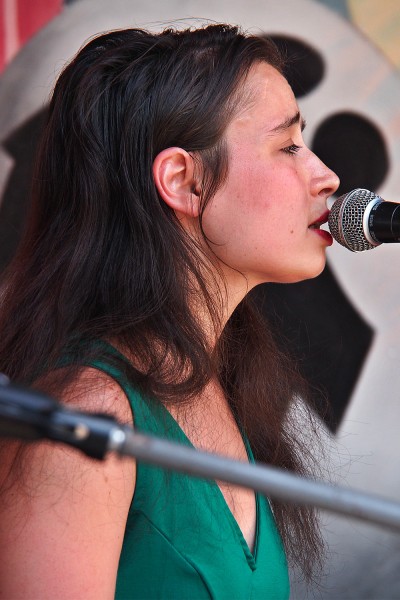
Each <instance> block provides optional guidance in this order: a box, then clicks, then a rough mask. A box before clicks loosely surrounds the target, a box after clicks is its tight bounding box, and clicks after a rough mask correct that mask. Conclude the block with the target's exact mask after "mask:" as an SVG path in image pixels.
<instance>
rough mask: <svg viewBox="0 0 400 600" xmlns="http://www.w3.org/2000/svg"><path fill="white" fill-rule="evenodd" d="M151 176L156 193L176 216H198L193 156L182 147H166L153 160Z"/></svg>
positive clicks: (198, 208)
mask: <svg viewBox="0 0 400 600" xmlns="http://www.w3.org/2000/svg"><path fill="white" fill-rule="evenodd" d="M153 177H154V182H155V184H156V187H157V190H158V193H159V194H160V196H161V198H162V199H163V200H164V202H165V203H166V204H168V206H170V207H171V208H172V209H173V210H174V211H175V212H176V213H177V216H178V217H179V216H187V217H198V216H199V212H200V206H199V204H200V202H199V192H198V191H197V190H198V188H197V185H196V181H195V174H194V160H193V157H192V156H191V155H190V154H189V153H188V152H186V150H183V149H182V148H178V147H173V148H166V149H165V150H163V151H162V152H160V154H158V155H157V156H156V158H155V159H154V162H153Z"/></svg>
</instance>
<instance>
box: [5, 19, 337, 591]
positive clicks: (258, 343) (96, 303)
mask: <svg viewBox="0 0 400 600" xmlns="http://www.w3.org/2000/svg"><path fill="white" fill-rule="evenodd" d="M281 70H282V62H281V58H280V56H279V55H278V53H277V50H276V48H275V47H274V46H273V45H272V44H271V43H270V42H269V41H267V40H266V39H262V38H259V37H252V36H245V35H243V34H242V33H241V32H240V31H238V30H237V29H236V28H233V27H229V26H227V25H213V26H209V27H206V28H203V29H199V30H193V31H189V30H186V31H181V32H176V31H172V30H167V31H164V32H163V33H161V34H158V35H156V34H152V33H148V32H145V31H141V30H125V31H117V32H111V33H107V34H105V35H102V36H99V37H97V38H95V39H93V40H92V41H90V42H89V43H88V44H87V45H86V46H85V47H84V48H83V49H82V50H81V51H80V52H79V53H78V55H77V56H76V58H75V59H74V60H73V61H72V62H71V64H70V65H68V66H67V67H66V68H65V70H64V71H63V73H62V74H61V76H60V78H59V80H58V83H57V85H56V87H55V90H54V95H53V98H52V101H51V106H50V112H49V118H48V123H47V126H46V128H45V132H44V135H43V140H42V144H41V149H40V153H39V158H38V163H37V169H36V174H35V177H34V186H33V202H32V210H31V214H30V216H29V219H28V227H27V231H26V233H25V237H24V239H23V242H22V244H21V246H20V248H19V251H18V254H17V256H16V258H15V260H14V261H13V263H12V265H11V266H10V268H9V270H8V274H7V275H6V277H5V279H4V283H3V286H4V288H3V289H4V293H3V297H2V304H1V315H0V330H1V341H0V370H1V371H3V372H5V373H6V374H7V375H8V376H9V377H10V378H11V379H12V380H14V381H19V382H22V383H24V384H29V385H34V386H35V387H37V388H39V389H42V390H45V391H46V392H47V393H50V394H53V395H54V396H55V397H57V398H59V399H61V400H62V401H64V402H66V403H69V404H70V405H73V406H74V407H77V408H80V409H82V410H85V411H100V412H104V411H106V412H109V413H110V414H112V415H114V416H115V417H116V418H118V419H119V420H120V421H122V422H125V423H129V424H132V425H133V424H134V425H135V426H136V427H137V428H138V429H141V430H143V431H145V432H147V433H153V434H156V435H160V436H163V437H167V438H169V439H172V440H174V441H179V442H181V443H183V444H186V445H193V446H195V447H196V448H198V449H201V450H207V451H211V452H216V453H219V454H222V455H225V456H228V457H231V458H234V459H239V460H250V461H252V460H253V459H256V460H261V461H265V462H268V463H270V464H273V465H276V466H278V467H281V468H284V469H291V470H293V471H295V472H298V473H305V472H306V469H305V467H304V466H303V464H302V460H301V456H300V454H301V452H303V448H302V446H301V445H300V442H299V441H298V440H297V439H296V437H295V436H294V435H293V432H294V431H295V429H296V423H294V422H293V421H291V420H290V412H289V408H290V406H291V404H292V401H293V399H294V398H295V397H296V396H297V395H298V394H300V393H302V391H303V388H302V382H301V381H300V378H299V377H298V376H297V375H296V372H295V371H294V370H293V369H292V368H291V367H290V364H289V362H288V361H287V360H286V359H285V358H284V357H282V356H281V355H280V354H279V353H278V351H277V350H276V348H275V345H274V343H273V341H272V338H271V335H270V333H269V332H268V330H267V329H266V327H265V326H264V324H263V321H262V319H261V318H260V317H259V316H258V315H257V312H256V310H255V309H254V307H252V305H251V303H250V301H249V299H248V298H247V299H246V296H247V294H248V292H249V291H250V290H251V289H252V288H254V287H255V286H257V285H258V284H261V283H264V282H271V281H274V282H288V283H289V282H295V281H299V280H302V279H306V278H309V277H315V276H316V275H318V274H319V273H320V272H321V271H322V269H323V268H324V265H325V251H326V248H327V246H329V245H330V244H331V243H332V238H331V237H330V235H329V234H328V233H327V232H324V231H322V230H321V229H320V228H319V225H320V224H321V223H323V222H325V221H326V218H327V208H326V200H327V198H328V197H329V196H330V195H331V194H333V193H334V192H335V190H336V189H337V187H338V178H337V177H336V175H335V174H334V173H333V172H332V171H330V170H329V169H328V168H327V167H326V166H325V165H323V164H322V163H321V162H320V161H319V159H318V158H317V157H316V156H315V155H314V154H313V153H312V152H311V151H310V150H309V149H308V148H307V147H306V146H305V144H304V141H303V139H302V134H301V132H302V128H303V126H304V122H303V120H302V118H301V116H300V113H299V109H298V106H297V104H296V100H295V98H294V96H293V93H292V91H291V89H290V87H289V85H288V83H287V82H286V80H285V78H284V77H283V75H282V74H281ZM1 465H2V471H3V472H2V492H3V493H2V503H1V513H0V514H1V516H0V523H1V525H0V527H1V536H0V537H1V541H0V544H1V553H2V554H1V561H0V565H1V566H0V581H1V584H0V586H1V592H2V597H4V598H13V597H15V598H18V597H32V598H39V597H40V598H47V597H49V598H50V597H51V598H57V599H60V598H96V599H99V598H111V597H113V596H114V594H116V596H117V597H121V598H203V597H204V598H209V597H216V598H225V597H226V598H232V597H237V598H244V597H254V598H260V597H266V598H267V597H268V598H285V597H287V596H288V593H289V587H288V575H287V565H286V558H285V552H284V549H285V551H286V554H287V555H288V556H289V558H290V559H292V560H293V561H294V563H298V564H300V565H301V566H302V568H303V571H304V574H305V576H306V577H310V576H311V572H312V563H313V562H314V561H315V559H318V556H319V552H320V546H319V538H318V528H317V525H316V523H315V519H314V515H313V511H312V510H310V509H305V508H299V507H291V506H288V505H284V504H282V503H279V502H275V501H274V502H271V505H270V504H269V502H267V500H266V499H265V498H262V497H259V496H258V495H255V494H254V493H253V492H252V491H251V490H244V489H240V488H238V487H235V486H229V485H226V484H224V483H221V482H218V483H217V482H203V481H199V480H194V479H191V478H189V477H184V476H181V475H178V474H174V473H169V474H166V473H164V472H163V471H162V470H161V469H157V468H152V467H147V466H145V465H142V464H137V465H135V463H134V461H132V460H128V459H126V460H117V459H116V458H114V457H110V458H109V459H108V460H106V461H104V462H103V463H97V462H95V461H92V460H90V459H88V458H86V457H84V456H82V455H81V454H79V453H78V452H76V451H74V450H73V449H69V448H65V447H60V446H57V445H53V444H50V443H41V444H37V445H35V446H29V447H27V448H21V446H20V444H19V442H17V441H16V442H15V443H13V444H7V445H6V444H5V448H4V449H3V456H2V460H1ZM271 507H272V510H271ZM283 548H284V549H283ZM0 597H1V596H0Z"/></svg>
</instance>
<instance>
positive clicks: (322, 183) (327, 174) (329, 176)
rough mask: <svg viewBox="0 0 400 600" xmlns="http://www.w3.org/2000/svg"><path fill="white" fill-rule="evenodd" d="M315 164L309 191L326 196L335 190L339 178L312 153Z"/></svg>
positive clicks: (314, 194)
mask: <svg viewBox="0 0 400 600" xmlns="http://www.w3.org/2000/svg"><path fill="white" fill-rule="evenodd" d="M314 159H315V161H316V164H315V166H314V173H313V177H312V181H311V193H312V194H313V196H320V197H323V198H328V197H329V196H332V194H334V193H335V192H336V190H337V189H338V187H339V184H340V179H339V177H338V176H337V175H336V173H335V172H334V171H332V170H331V169H329V167H327V166H326V165H325V164H324V163H323V162H322V160H320V159H319V158H318V156H316V155H315V154H314Z"/></svg>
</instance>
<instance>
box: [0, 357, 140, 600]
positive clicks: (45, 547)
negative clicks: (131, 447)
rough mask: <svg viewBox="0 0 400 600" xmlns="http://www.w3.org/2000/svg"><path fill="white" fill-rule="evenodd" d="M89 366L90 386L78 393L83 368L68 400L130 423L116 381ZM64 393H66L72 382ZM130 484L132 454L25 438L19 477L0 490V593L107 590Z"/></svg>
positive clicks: (111, 589)
mask: <svg viewBox="0 0 400 600" xmlns="http://www.w3.org/2000/svg"><path fill="white" fill-rule="evenodd" d="M95 373H96V381H97V384H96V389H95V390H93V389H92V390H91V391H89V392H88V393H87V394H85V395H83V394H82V389H84V387H85V378H88V382H89V380H91V381H92V382H93V370H92V369H86V370H85V371H84V372H83V373H82V375H81V377H80V381H79V382H78V385H79V387H80V393H79V400H78V401H76V402H73V405H74V406H75V407H77V408H79V409H82V410H88V411H90V410H93V411H102V412H103V411H104V412H108V413H110V414H112V415H113V416H115V417H116V418H117V419H119V420H120V421H123V422H127V423H132V416H131V413H130V408H129V404H128V400H127V398H126V397H125V395H124V393H123V392H122V390H121V388H120V387H119V386H118V385H117V384H116V383H114V382H113V381H112V380H111V379H109V378H108V377H107V376H105V375H102V374H101V373H99V372H97V371H96V372H95ZM66 395H67V397H68V400H70V401H71V399H72V398H73V395H74V390H67V392H66ZM62 399H63V398H61V400H62ZM71 404H72V403H71ZM9 459H10V460H11V459H12V452H10V457H9ZM6 462H7V460H4V461H3V463H2V468H3V469H5V470H6V468H7V465H6ZM134 486H135V463H134V461H133V460H131V459H119V458H117V457H109V458H107V460H105V461H95V460H92V459H90V458H87V457H86V456H84V455H83V454H82V453H80V452H79V451H76V450H74V449H72V448H68V447H66V446H62V445H56V444H52V443H47V442H43V443H40V444H35V445H33V444H32V445H31V446H29V448H28V449H27V451H26V457H25V459H24V464H23V465H22V477H21V478H20V480H19V481H17V482H15V483H14V484H13V485H12V486H11V488H10V489H6V491H5V492H4V494H3V495H2V496H0V598H1V599H2V598H4V599H7V600H13V599H17V598H21V599H22V598H24V599H26V598H40V599H41V600H45V599H47V598H49V599H50V598H51V599H52V600H53V599H54V598H57V600H65V599H67V598H68V599H71V600H72V599H74V600H76V599H77V598H85V599H88V600H89V599H91V598H93V599H96V600H102V599H104V600H106V599H111V598H113V597H114V593H115V582H116V574H117V568H118V561H119V556H120V552H121V547H122V541H123V536H124V531H125V524H126V519H127V515H128V510H129V506H130V503H131V500H132V496H133V492H134Z"/></svg>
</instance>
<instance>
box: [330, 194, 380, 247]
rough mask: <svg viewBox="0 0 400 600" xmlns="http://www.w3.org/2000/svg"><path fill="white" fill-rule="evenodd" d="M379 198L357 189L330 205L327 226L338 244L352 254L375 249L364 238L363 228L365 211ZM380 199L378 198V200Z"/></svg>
mask: <svg viewBox="0 0 400 600" xmlns="http://www.w3.org/2000/svg"><path fill="white" fill-rule="evenodd" d="M378 198H379V196H377V195H376V194H373V193H372V192H370V191H369V190H363V189H361V188H358V189H356V190H353V191H352V192H349V193H348V194H344V195H343V196H340V197H339V198H338V199H337V200H336V201H335V202H334V204H333V205H332V208H331V211H330V213H329V219H328V225H329V229H330V232H331V234H332V235H333V237H334V238H335V240H336V241H337V242H339V244H342V246H344V247H345V248H347V249H348V250H351V251H352V252H363V251H364V250H372V249H373V248H376V244H375V245H373V244H371V243H370V241H369V240H368V239H367V238H366V236H365V234H364V227H363V217H364V213H365V209H366V208H367V206H368V205H369V204H370V202H371V201H373V200H375V199H378ZM379 199H380V198H379Z"/></svg>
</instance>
